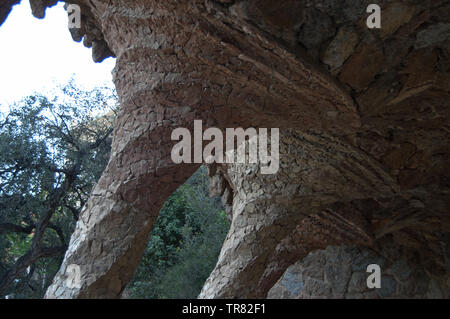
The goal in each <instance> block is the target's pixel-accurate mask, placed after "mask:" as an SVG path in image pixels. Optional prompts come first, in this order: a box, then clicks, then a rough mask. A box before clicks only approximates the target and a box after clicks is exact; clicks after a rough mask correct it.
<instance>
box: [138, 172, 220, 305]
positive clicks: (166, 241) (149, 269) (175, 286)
mask: <svg viewBox="0 0 450 319" xmlns="http://www.w3.org/2000/svg"><path fill="white" fill-rule="evenodd" d="M208 185H209V181H208V176H207V173H206V169H205V168H204V167H202V168H200V169H199V170H198V171H197V172H196V173H195V174H194V175H193V176H192V177H191V178H190V179H189V180H188V181H187V182H186V183H185V184H184V185H182V186H181V187H179V188H178V189H177V191H176V192H175V193H173V194H172V195H171V196H170V197H169V199H168V200H167V201H166V203H165V204H164V206H163V208H162V209H161V211H160V215H159V217H158V220H157V221H156V223H155V227H154V229H153V232H152V234H151V236H150V239H149V242H148V245H147V249H146V251H145V253H144V256H143V258H142V261H141V264H140V265H139V267H138V270H137V271H136V274H135V277H134V279H133V282H132V283H131V284H130V285H129V291H130V292H131V296H132V297H134V298H196V297H197V295H198V294H199V293H200V290H201V288H202V286H203V284H204V282H205V280H206V279H207V277H208V276H209V274H210V273H211V271H212V270H213V268H214V266H215V264H216V262H217V258H218V255H219V253H220V249H221V247H222V243H223V241H224V239H225V236H226V234H227V232H228V229H229V224H228V221H227V218H226V216H225V213H224V211H223V210H222V208H221V205H220V201H219V200H218V199H217V198H210V197H209V194H208Z"/></svg>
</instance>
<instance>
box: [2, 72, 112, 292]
mask: <svg viewBox="0 0 450 319" xmlns="http://www.w3.org/2000/svg"><path fill="white" fill-rule="evenodd" d="M116 105H117V99H116V97H115V95H114V93H113V92H112V91H111V90H110V89H106V88H99V89H96V90H92V91H84V90H81V89H79V88H78V87H77V86H76V85H75V84H74V83H73V82H72V81H71V82H70V83H68V85H66V86H65V87H63V88H60V90H58V91H57V92H55V94H54V96H52V97H49V96H44V95H41V94H35V95H33V96H29V97H27V98H25V99H24V100H22V101H20V102H18V103H16V104H15V105H12V106H10V108H9V112H8V113H7V114H0V226H1V227H0V279H1V278H2V276H3V275H4V274H6V272H7V270H8V269H11V267H14V266H15V263H16V262H17V260H18V259H19V258H20V257H22V256H24V255H25V254H26V253H27V252H28V251H29V250H31V249H32V247H31V246H32V242H33V238H34V237H35V236H36V225H38V224H39V223H40V221H42V218H43V216H45V214H48V213H49V211H50V210H51V211H50V213H51V219H50V225H51V227H50V226H49V227H48V228H46V229H45V232H44V234H43V237H42V240H41V241H40V242H39V244H40V245H42V247H54V246H58V245H60V246H65V245H67V244H68V241H69V238H70V235H71V234H72V232H73V229H74V226H75V222H76V219H77V215H78V213H79V211H80V210H81V207H82V206H83V204H84V202H85V201H86V200H87V197H88V196H89V193H90V190H91V188H92V186H93V185H94V183H96V181H97V180H98V178H99V177H100V175H101V173H102V171H103V169H104V168H105V166H106V164H107V161H108V159H109V152H110V147H111V134H110V133H111V130H112V126H113V121H114V114H113V112H111V115H109V116H102V114H105V113H106V112H107V111H110V110H111V109H114V107H115V106H116ZM66 184H67V185H70V187H64V185H66ZM60 190H62V191H63V193H62V194H61V193H60V192H59V191H60ZM55 194H60V195H58V196H56V195H55ZM52 198H53V199H54V198H57V199H58V201H57V205H56V208H55V209H52V207H53V206H52V205H51V199H52ZM5 225H15V226H16V227H20V228H22V230H11V229H8V227H6V226H5ZM61 259H62V256H57V257H50V258H45V259H39V260H37V261H35V262H33V264H32V265H30V267H29V268H28V271H22V272H21V274H20V275H19V276H18V277H16V279H15V280H14V282H13V284H12V285H10V287H9V289H8V291H7V293H6V294H7V295H10V296H14V297H19V298H39V297H42V296H43V293H44V292H45V289H46V287H47V286H48V285H49V284H50V282H51V280H52V279H53V276H54V274H55V273H56V271H57V270H58V268H59V265H60V262H61Z"/></svg>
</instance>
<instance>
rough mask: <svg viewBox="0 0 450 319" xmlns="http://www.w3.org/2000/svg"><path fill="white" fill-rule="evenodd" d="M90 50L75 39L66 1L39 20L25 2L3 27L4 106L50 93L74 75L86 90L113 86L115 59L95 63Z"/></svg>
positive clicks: (0, 103)
mask: <svg viewBox="0 0 450 319" xmlns="http://www.w3.org/2000/svg"><path fill="white" fill-rule="evenodd" d="M91 54H92V52H91V49H90V48H85V47H84V46H83V44H82V43H81V42H75V41H73V40H72V37H71V36H70V33H69V30H68V28H67V13H66V11H65V10H64V8H63V4H62V3H60V4H59V5H57V6H54V7H52V8H48V9H47V11H46V16H45V18H44V19H36V18H34V17H33V16H32V14H31V8H30V5H29V2H28V1H22V3H21V4H20V5H16V6H14V7H13V10H12V12H11V13H10V15H9V16H8V18H7V19H6V21H5V23H3V25H2V26H0V110H2V109H3V110H4V109H5V107H6V106H7V105H8V104H10V103H12V102H13V101H17V100H20V99H21V98H22V97H24V96H26V95H29V94H32V93H33V92H41V93H45V92H46V91H51V90H52V89H54V88H55V86H56V85H58V84H64V83H65V82H67V80H68V79H70V77H71V76H73V77H74V79H75V80H76V81H75V82H76V83H77V84H79V85H80V86H81V87H85V88H93V87H95V86H101V85H108V86H112V77H111V71H112V69H113V67H114V65H115V59H112V58H108V59H106V60H104V61H103V62H102V63H94V61H92V57H91V56H92V55H91Z"/></svg>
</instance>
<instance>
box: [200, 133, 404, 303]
mask: <svg viewBox="0 0 450 319" xmlns="http://www.w3.org/2000/svg"><path fill="white" fill-rule="evenodd" d="M280 135H281V136H280V170H279V172H278V173H277V174H275V175H261V174H260V172H259V169H260V166H259V165H258V164H253V165H252V164H233V165H228V166H227V167H226V168H223V170H222V171H220V170H219V171H218V173H220V174H223V175H224V177H225V178H226V179H227V180H228V181H229V183H230V187H231V189H232V190H233V196H234V197H233V210H232V223H231V229H230V231H229V234H228V236H227V238H226V240H225V243H224V246H223V248H222V251H221V254H220V257H219V261H218V263H217V265H216V267H215V269H214V271H213V272H212V274H211V276H210V277H209V279H208V280H207V282H206V283H205V286H204V287H203V290H202V292H201V294H200V296H199V297H200V298H261V297H265V296H266V294H267V292H268V291H269V289H270V288H271V287H272V286H273V285H274V284H275V282H276V281H277V280H278V278H279V277H280V276H281V275H282V274H283V272H284V271H285V269H286V268H287V267H288V266H289V265H291V264H292V263H293V262H295V261H296V260H298V259H301V257H303V256H306V255H307V254H308V253H309V252H310V251H312V250H315V249H320V248H325V247H326V246H328V245H333V244H342V243H358V244H363V245H370V244H371V243H372V242H373V239H374V235H373V233H372V230H371V228H370V227H369V222H368V220H367V219H366V216H365V215H366V212H364V211H359V209H358V208H357V207H356V206H354V205H353V203H352V201H353V200H361V199H365V198H370V197H371V196H374V195H375V194H378V195H380V196H386V197H391V196H394V195H395V193H396V191H397V185H396V183H395V181H393V180H392V179H391V178H390V177H389V176H388V175H387V174H386V173H385V172H384V170H383V169H382V168H381V167H380V166H379V164H377V163H376V162H375V161H373V160H371V159H370V157H368V156H367V155H366V154H364V153H362V152H360V151H358V150H357V149H355V148H353V147H352V146H351V145H350V144H348V143H345V142H342V141H340V140H339V139H336V138H332V137H330V136H327V135H325V134H306V133H302V132H300V131H295V130H283V131H281V134H280ZM324 181H326V182H324Z"/></svg>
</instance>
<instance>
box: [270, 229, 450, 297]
mask: <svg viewBox="0 0 450 319" xmlns="http://www.w3.org/2000/svg"><path fill="white" fill-rule="evenodd" d="M379 249H380V250H378V249H371V248H367V247H360V246H331V247H328V248H327V249H325V250H320V251H316V252H312V253H310V254H309V255H308V256H307V257H305V258H304V259H302V260H299V261H298V262H296V263H295V264H293V265H291V266H290V267H289V268H288V269H287V270H286V272H285V273H284V274H283V276H282V277H281V278H280V280H278V282H277V283H276V284H275V285H274V286H273V287H272V288H271V290H270V291H269V293H268V296H267V297H268V298H274V299H279V298H282V299H310V298H350V299H378V298H439V299H441V298H446V299H448V298H450V277H449V273H450V250H449V248H448V247H445V248H444V249H446V256H445V257H444V259H443V260H442V261H441V264H440V265H436V264H435V263H434V260H433V261H431V262H430V260H429V259H428V257H427V256H423V254H421V252H420V251H417V250H416V251H415V250H411V249H407V248H404V247H399V246H396V245H394V244H393V242H392V238H391V237H389V236H388V237H387V238H385V239H384V240H383V241H382V243H380V245H379ZM369 264H377V265H379V266H380V267H381V273H382V276H381V288H379V289H378V288H371V289H369V288H368V287H367V278H368V276H369V275H370V273H368V272H367V271H366V270H367V266H368V265H369Z"/></svg>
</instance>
